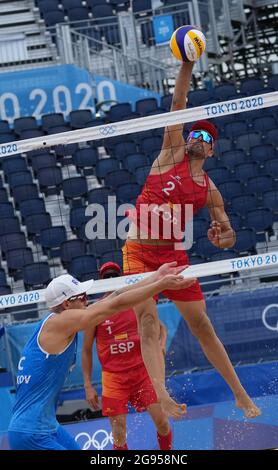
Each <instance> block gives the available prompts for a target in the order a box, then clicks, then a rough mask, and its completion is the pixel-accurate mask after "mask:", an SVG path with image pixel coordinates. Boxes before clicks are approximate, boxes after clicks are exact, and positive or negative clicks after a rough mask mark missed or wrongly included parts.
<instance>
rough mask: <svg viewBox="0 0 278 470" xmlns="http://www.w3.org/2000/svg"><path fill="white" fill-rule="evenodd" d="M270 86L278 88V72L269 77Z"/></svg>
mask: <svg viewBox="0 0 278 470" xmlns="http://www.w3.org/2000/svg"><path fill="white" fill-rule="evenodd" d="M268 86H270V87H272V88H274V90H278V74H276V75H272V77H269V79H268Z"/></svg>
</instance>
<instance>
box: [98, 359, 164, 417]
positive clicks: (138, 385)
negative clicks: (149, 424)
mask: <svg viewBox="0 0 278 470" xmlns="http://www.w3.org/2000/svg"><path fill="white" fill-rule="evenodd" d="M128 402H130V403H131V405H132V406H133V408H135V410H136V411H139V412H140V411H144V410H145V409H146V408H148V407H149V406H150V405H152V404H153V403H157V396H156V393H155V391H154V388H153V385H152V383H151V380H150V378H149V376H148V373H147V370H146V368H145V366H144V364H142V365H141V366H138V367H135V368H134V369H131V370H129V371H127V372H106V371H103V372H102V414H103V416H118V415H121V414H127V413H128Z"/></svg>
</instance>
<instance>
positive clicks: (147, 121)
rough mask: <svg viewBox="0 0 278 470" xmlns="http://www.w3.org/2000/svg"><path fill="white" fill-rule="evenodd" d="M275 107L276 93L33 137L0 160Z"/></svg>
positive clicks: (0, 148) (10, 147)
mask: <svg viewBox="0 0 278 470" xmlns="http://www.w3.org/2000/svg"><path fill="white" fill-rule="evenodd" d="M277 104H278V92H273V93H265V94H263V95H255V96H250V97H247V98H239V99H236V100H230V101H222V102H220V103H215V104H209V105H205V106H199V107H197V108H189V109H185V110H182V111H175V112H170V113H164V114H157V115H154V116H153V115H152V116H144V117H141V118H138V119H131V120H129V121H122V122H115V123H113V124H107V125H104V126H96V127H90V128H85V129H78V130H75V131H69V132H61V133H60V134H53V135H48V136H45V137H36V138H34V139H26V140H20V141H15V142H9V143H7V144H2V145H0V157H8V156H9V155H15V154H18V153H25V152H30V151H31V150H38V149H42V148H47V147H52V146H54V145H68V144H74V143H78V142H85V141H88V140H98V139H105V138H109V137H116V136H119V135H126V134H132V133H134V132H143V131H146V130H150V129H158V128H160V127H166V126H173V125H175V124H182V123H187V122H193V121H198V120H200V119H210V118H217V117H222V116H227V115H228V114H237V113H242V112H245V111H254V110H260V109H264V108H269V107H270V106H275V105H277Z"/></svg>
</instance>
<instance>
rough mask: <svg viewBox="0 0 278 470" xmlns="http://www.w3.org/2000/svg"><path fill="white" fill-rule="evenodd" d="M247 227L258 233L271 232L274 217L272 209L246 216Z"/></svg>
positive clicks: (251, 212)
mask: <svg viewBox="0 0 278 470" xmlns="http://www.w3.org/2000/svg"><path fill="white" fill-rule="evenodd" d="M246 221H247V226H248V227H249V228H253V229H254V230H255V231H256V232H262V231H265V230H270V229H271V226H272V224H273V215H272V213H271V210H270V209H256V210H254V211H249V212H248V214H247V216H246Z"/></svg>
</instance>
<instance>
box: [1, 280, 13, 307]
mask: <svg viewBox="0 0 278 470" xmlns="http://www.w3.org/2000/svg"><path fill="white" fill-rule="evenodd" d="M11 293H12V289H11V288H10V286H8V285H3V286H0V295H9V294H11ZM9 312H10V309H9ZM1 313H2V312H1Z"/></svg>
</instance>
